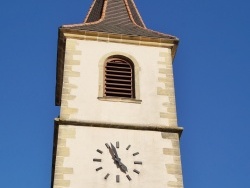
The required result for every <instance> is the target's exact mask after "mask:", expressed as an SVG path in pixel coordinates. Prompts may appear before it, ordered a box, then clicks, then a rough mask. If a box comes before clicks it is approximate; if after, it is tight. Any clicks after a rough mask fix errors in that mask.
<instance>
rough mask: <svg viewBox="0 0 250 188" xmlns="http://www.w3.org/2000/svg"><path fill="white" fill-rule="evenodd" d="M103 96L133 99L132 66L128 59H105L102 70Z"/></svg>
mask: <svg viewBox="0 0 250 188" xmlns="http://www.w3.org/2000/svg"><path fill="white" fill-rule="evenodd" d="M104 96H105V97H120V98H132V99H134V98H135V78H134V65H133V63H132V62H131V61H130V60H129V59H126V58H120V57H112V58H109V59H107V61H106V63H105V68H104Z"/></svg>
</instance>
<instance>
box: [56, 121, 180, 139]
mask: <svg viewBox="0 0 250 188" xmlns="http://www.w3.org/2000/svg"><path fill="white" fill-rule="evenodd" d="M55 124H58V125H75V126H85V127H102V128H114V129H131V130H141V131H158V132H167V133H178V134H179V137H181V134H182V131H183V128H182V127H169V126H162V125H130V124H119V123H111V122H109V123H105V122H100V123H98V122H86V121H68V120H61V119H60V118H55Z"/></svg>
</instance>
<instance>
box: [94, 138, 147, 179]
mask: <svg viewBox="0 0 250 188" xmlns="http://www.w3.org/2000/svg"><path fill="white" fill-rule="evenodd" d="M101 148H103V149H101ZM101 148H100V149H99V148H98V149H97V150H96V158H93V162H94V163H96V166H97V167H96V169H95V170H96V173H97V174H98V172H100V171H105V175H104V177H103V179H104V181H105V180H106V181H107V180H108V179H109V178H111V177H112V176H113V177H112V179H114V180H115V181H116V183H119V182H120V181H121V176H124V177H126V178H125V179H126V181H132V180H133V176H134V175H137V176H138V175H139V174H140V171H139V170H138V169H137V168H136V166H137V165H142V161H140V160H138V155H139V152H138V151H136V152H132V154H131V152H130V151H131V148H132V146H131V145H130V144H127V145H126V147H120V143H119V141H117V142H116V143H111V142H110V143H104V144H103V147H101ZM104 155H105V157H103V156H104ZM135 157H136V160H135ZM104 163H105V164H104ZM128 163H129V164H128ZM131 163H133V165H131ZM104 166H105V167H106V168H104ZM132 166H133V167H132ZM114 167H115V168H116V169H119V170H113V169H114ZM123 179H124V178H123Z"/></svg>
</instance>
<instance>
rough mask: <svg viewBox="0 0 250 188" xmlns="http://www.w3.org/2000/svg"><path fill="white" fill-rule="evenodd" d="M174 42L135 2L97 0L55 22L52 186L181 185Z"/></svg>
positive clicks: (133, 187)
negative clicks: (79, 19) (72, 17)
mask: <svg viewBox="0 0 250 188" xmlns="http://www.w3.org/2000/svg"><path fill="white" fill-rule="evenodd" d="M152 2H153V1H152ZM177 45H178V38H176V37H174V36H171V35H167V34H163V33H159V32H156V31H153V30H150V29H147V28H146V27H145V24H144V22H143V20H142V18H141V16H140V14H139V12H138V10H137V8H136V6H135V4H134V1H133V0H94V1H93V4H92V6H91V8H90V10H89V12H88V14H87V16H86V19H85V21H84V22H83V23H81V24H73V25H63V26H62V27H60V28H59V36H58V60H57V79H56V105H57V106H60V116H59V117H58V118H56V119H55V134H54V152H53V172H52V184H51V187H52V188H66V187H70V188H128V187H130V188H183V183H182V170H181V159H180V147H179V138H180V135H181V132H182V128H180V127H178V125H177V118H176V105H175V93H174V81H173V70H172V63H173V62H172V60H173V58H174V56H175V52H176V48H177Z"/></svg>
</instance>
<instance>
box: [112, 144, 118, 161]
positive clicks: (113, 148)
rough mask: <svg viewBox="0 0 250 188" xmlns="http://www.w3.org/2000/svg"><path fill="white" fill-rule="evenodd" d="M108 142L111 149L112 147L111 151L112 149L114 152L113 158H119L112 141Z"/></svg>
mask: <svg viewBox="0 0 250 188" xmlns="http://www.w3.org/2000/svg"><path fill="white" fill-rule="evenodd" d="M110 144H111V149H112V151H113V152H114V154H115V158H119V156H118V153H117V151H116V149H115V146H114V145H113V144H112V143H110Z"/></svg>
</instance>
